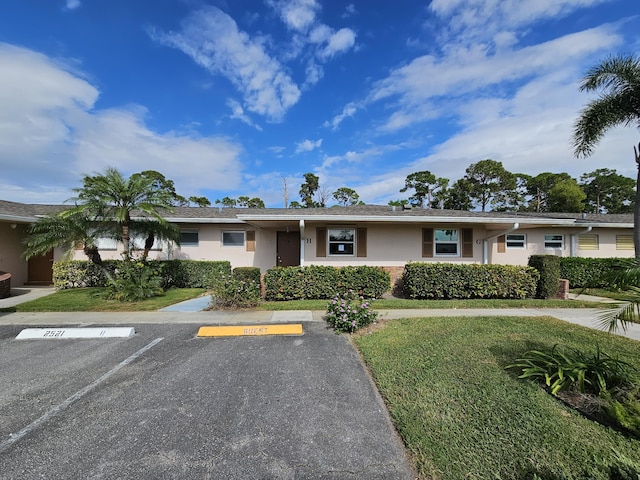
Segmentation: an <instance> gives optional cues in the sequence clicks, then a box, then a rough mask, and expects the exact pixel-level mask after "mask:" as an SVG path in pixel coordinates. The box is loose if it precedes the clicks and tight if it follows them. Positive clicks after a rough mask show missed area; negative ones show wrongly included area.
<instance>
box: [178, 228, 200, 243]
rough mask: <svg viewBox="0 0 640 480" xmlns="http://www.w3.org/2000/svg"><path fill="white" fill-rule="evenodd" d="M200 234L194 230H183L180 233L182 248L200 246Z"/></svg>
mask: <svg viewBox="0 0 640 480" xmlns="http://www.w3.org/2000/svg"><path fill="white" fill-rule="evenodd" d="M198 241H199V238H198V232H197V231H194V230H181V231H180V246H185V245H186V246H193V245H196V246H197V245H198Z"/></svg>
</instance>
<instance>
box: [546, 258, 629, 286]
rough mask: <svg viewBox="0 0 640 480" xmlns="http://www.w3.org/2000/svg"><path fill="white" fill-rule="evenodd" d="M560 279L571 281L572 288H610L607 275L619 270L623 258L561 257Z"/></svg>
mask: <svg viewBox="0 0 640 480" xmlns="http://www.w3.org/2000/svg"><path fill="white" fill-rule="evenodd" d="M559 258H560V278H566V279H567V280H569V286H570V287H571V288H609V287H610V286H611V284H610V282H609V281H608V280H607V275H608V274H609V273H610V272H611V271H612V270H613V269H615V268H617V267H618V266H619V265H620V263H621V261H622V260H623V259H621V258H581V257H559Z"/></svg>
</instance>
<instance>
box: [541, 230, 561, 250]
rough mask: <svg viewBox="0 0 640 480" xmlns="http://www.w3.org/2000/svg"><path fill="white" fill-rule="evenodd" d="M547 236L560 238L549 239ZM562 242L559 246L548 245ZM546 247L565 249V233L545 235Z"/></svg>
mask: <svg viewBox="0 0 640 480" xmlns="http://www.w3.org/2000/svg"><path fill="white" fill-rule="evenodd" d="M547 237H560V240H553V239H549V240H548V239H547ZM558 242H559V243H560V246H559V247H554V246H548V244H551V243H553V244H556V243H558ZM544 248H545V249H546V250H564V235H563V234H561V233H546V234H545V235H544Z"/></svg>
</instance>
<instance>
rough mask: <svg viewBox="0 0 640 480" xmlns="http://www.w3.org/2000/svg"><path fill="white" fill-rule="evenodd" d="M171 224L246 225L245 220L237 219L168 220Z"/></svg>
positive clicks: (169, 218)
mask: <svg viewBox="0 0 640 480" xmlns="http://www.w3.org/2000/svg"><path fill="white" fill-rule="evenodd" d="M166 220H167V221H168V222H171V223H235V224H236V225H242V224H244V223H246V222H245V221H244V220H240V219H237V218H176V217H168V218H166Z"/></svg>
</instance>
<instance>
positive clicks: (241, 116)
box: [227, 98, 262, 132]
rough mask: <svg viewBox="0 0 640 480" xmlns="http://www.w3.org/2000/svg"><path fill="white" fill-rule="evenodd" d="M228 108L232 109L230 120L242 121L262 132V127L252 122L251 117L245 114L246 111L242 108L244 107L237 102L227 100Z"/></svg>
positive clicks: (230, 99)
mask: <svg viewBox="0 0 640 480" xmlns="http://www.w3.org/2000/svg"><path fill="white" fill-rule="evenodd" d="M227 106H228V107H229V108H230V109H231V115H229V118H232V119H234V120H240V121H241V122H242V123H245V124H247V125H249V126H250V127H253V128H255V129H256V130H258V131H259V132H261V131H262V127H261V126H260V125H258V124H256V123H255V122H254V121H253V120H251V117H249V115H247V114H246V113H245V111H244V109H243V108H242V105H240V104H239V103H238V102H237V101H236V100H233V99H232V98H229V99H228V100H227Z"/></svg>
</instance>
